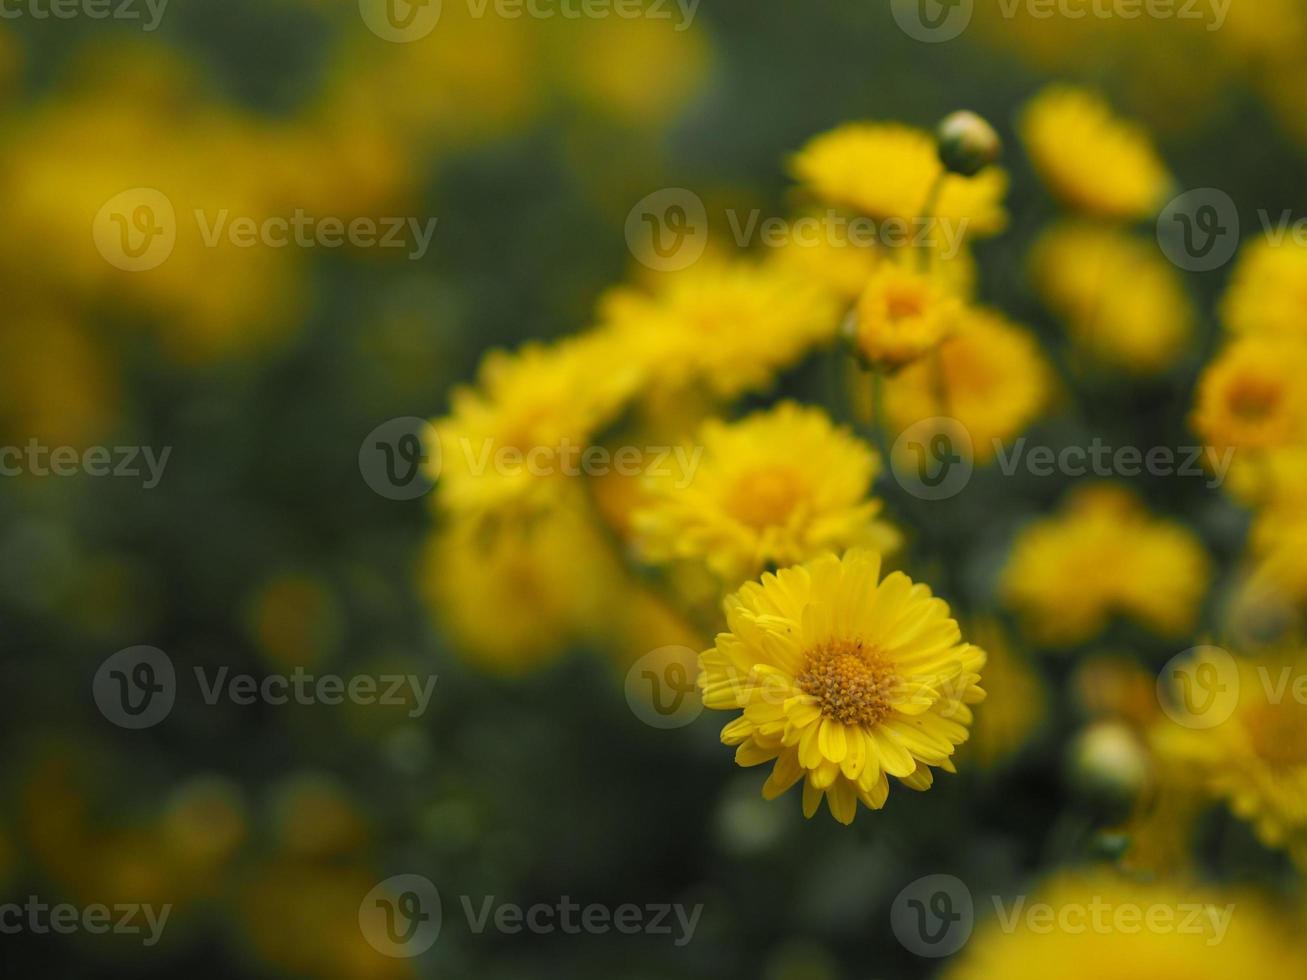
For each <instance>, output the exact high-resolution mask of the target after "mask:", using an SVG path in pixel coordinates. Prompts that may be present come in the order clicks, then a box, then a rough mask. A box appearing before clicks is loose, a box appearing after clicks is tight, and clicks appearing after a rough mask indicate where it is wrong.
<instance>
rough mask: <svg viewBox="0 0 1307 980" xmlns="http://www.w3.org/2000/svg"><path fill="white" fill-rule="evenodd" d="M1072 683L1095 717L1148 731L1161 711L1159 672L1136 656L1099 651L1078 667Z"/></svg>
mask: <svg viewBox="0 0 1307 980" xmlns="http://www.w3.org/2000/svg"><path fill="white" fill-rule="evenodd" d="M1071 686H1072V689H1073V690H1074V692H1075V695H1076V699H1077V701H1079V703H1080V706H1081V707H1082V708H1083V709H1084V711H1085V713H1086V714H1087V715H1088V716H1089V717H1090V718H1093V719H1101V718H1115V719H1118V720H1120V721H1124V722H1126V723H1127V724H1128V725H1130V726H1131V727H1132V728H1134V729H1136V730H1137V731H1144V730H1145V729H1147V728H1148V727H1149V726H1150V725H1151V724H1152V723H1153V721H1154V720H1156V718H1157V716H1158V714H1159V713H1160V711H1161V708H1160V707H1159V706H1158V703H1157V676H1156V674H1155V673H1152V672H1150V671H1147V670H1145V669H1144V668H1143V666H1142V665H1141V664H1140V663H1139V661H1138V660H1135V659H1134V658H1132V657H1126V656H1121V655H1116V654H1101V653H1100V654H1095V655H1093V656H1091V657H1089V658H1087V659H1085V660H1083V661H1082V662H1081V663H1080V665H1079V666H1078V667H1077V668H1076V672H1075V675H1074V677H1073V679H1072V685H1071Z"/></svg>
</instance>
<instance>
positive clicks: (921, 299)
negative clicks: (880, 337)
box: [885, 287, 926, 322]
mask: <svg viewBox="0 0 1307 980" xmlns="http://www.w3.org/2000/svg"><path fill="white" fill-rule="evenodd" d="M885 309H886V312H887V313H888V314H889V318H890V319H891V320H893V321H895V322H898V321H899V320H907V319H909V318H910V317H916V316H921V315H922V314H923V313H925V312H926V297H925V295H924V294H923V293H922V292H921V291H920V290H918V289H909V288H906V287H904V288H899V289H895V290H892V291H891V292H890V294H889V296H888V297H886V300H885Z"/></svg>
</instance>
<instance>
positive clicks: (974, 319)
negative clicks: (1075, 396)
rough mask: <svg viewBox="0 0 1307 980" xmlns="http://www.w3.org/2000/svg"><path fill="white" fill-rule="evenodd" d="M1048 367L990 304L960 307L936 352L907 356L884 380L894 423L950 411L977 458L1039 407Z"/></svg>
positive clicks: (1044, 400) (1046, 393)
mask: <svg viewBox="0 0 1307 980" xmlns="http://www.w3.org/2000/svg"><path fill="white" fill-rule="evenodd" d="M1052 379H1053V372H1052V369H1051V367H1050V366H1049V364H1048V362H1047V361H1046V360H1045V358H1044V355H1043V353H1042V352H1041V351H1040V349H1039V344H1038V342H1037V341H1036V340H1035V338H1034V336H1033V335H1032V334H1031V333H1030V332H1029V331H1027V330H1025V329H1024V328H1022V327H1019V326H1017V325H1016V324H1013V323H1011V322H1010V321H1008V320H1007V319H1006V318H1005V317H1003V315H1002V314H1000V313H997V312H995V311H992V310H987V309H978V308H974V307H969V308H966V309H965V310H964V312H963V314H962V316H961V317H960V318H959V320H958V323H957V326H956V329H955V330H954V332H953V335H952V336H951V337H950V338H949V339H948V340H946V341H945V342H944V343H943V344H942V345H941V346H940V348H939V356H938V357H937V358H935V357H932V358H927V359H924V360H921V361H918V362H917V363H915V364H911V365H909V366H908V367H906V368H904V369H903V370H902V371H900V372H899V373H898V374H896V375H894V376H893V377H892V378H889V379H888V380H887V381H886V384H885V412H886V414H887V416H888V419H889V423H890V425H891V427H892V428H893V430H894V431H896V432H897V431H902V430H903V429H906V428H907V427H908V426H911V425H914V424H915V423H917V422H920V421H922V420H925V419H930V418H936V417H945V418H953V419H957V420H958V421H959V422H961V423H962V425H963V426H964V427H965V428H966V430H967V432H968V434H969V435H970V438H971V441H972V452H973V454H974V458H975V460H976V461H977V462H979V463H986V462H989V461H990V460H992V459H993V458H994V454H995V446H996V444H1001V443H1002V442H1003V440H1005V439H1009V438H1012V437H1013V436H1015V435H1017V434H1018V433H1019V432H1021V431H1022V430H1023V429H1024V428H1025V427H1026V426H1028V425H1029V424H1030V423H1031V422H1033V421H1034V420H1035V419H1037V418H1038V417H1039V416H1040V415H1041V414H1043V412H1044V410H1045V408H1046V406H1047V404H1048V401H1049V398H1050V396H1051V393H1052Z"/></svg>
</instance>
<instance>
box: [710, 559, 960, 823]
mask: <svg viewBox="0 0 1307 980" xmlns="http://www.w3.org/2000/svg"><path fill="white" fill-rule="evenodd" d="M880 569H881V560H880V556H879V555H878V554H875V553H874V552H869V551H863V550H855V551H851V552H849V553H848V554H846V555H845V556H844V558H843V559H839V558H836V557H835V556H834V555H824V556H822V557H821V558H818V559H816V560H814V561H812V562H809V563H808V564H806V565H799V566H796V567H793V568H787V569H783V570H782V571H780V572H778V573H777V574H775V575H772V574H767V575H764V576H763V577H762V581H761V583H759V582H749V583H747V584H746V585H745V586H744V587H743V588H741V589H740V591H739V592H737V593H735V594H734V595H732V596H730V597H729V598H728V599H727V600H726V618H727V623H728V631H727V632H725V633H721V634H719V635H718V636H717V643H716V645H715V646H714V647H713V648H712V649H711V650H707V651H705V652H704V653H703V654H702V655H701V656H700V658H699V664H700V674H699V686H700V688H701V689H702V690H703V692H704V693H703V700H704V705H705V706H706V707H708V708H712V709H715V710H719V711H733V710H742V711H743V714H741V715H740V717H738V718H736V719H735V720H734V721H732V722H730V723H729V724H727V725H726V727H725V728H723V729H722V742H723V743H725V744H727V745H735V746H738V748H737V749H736V753H735V761H736V762H737V763H738V764H739V765H742V766H756V765H761V764H763V763H766V762H773V761H774V762H775V767H774V768H773V769H772V772H771V775H770V776H769V777H768V779H767V782H766V785H765V786H764V787H763V795H764V796H765V797H766V798H767V799H774V798H776V797H777V796H780V795H781V794H782V793H784V792H785V791H786V790H788V789H789V788H790V787H792V786H793V785H794V784H795V783H797V782H799V781H800V780H803V812H804V814H805V815H806V816H808V817H811V816H812V815H813V814H814V813H816V812H817V808H818V806H820V805H821V801H822V799H823V797H824V798H825V800H826V804H827V806H828V807H829V808H830V812H831V815H832V816H834V817H835V819H836V820H838V821H839V822H840V823H843V824H848V823H852V822H853V818H854V816H855V815H856V812H857V807H858V803H859V802H861V803H862V804H863V805H865V806H867V807H870V808H871V809H874V810H879V809H880V808H881V807H883V806H884V805H885V800H886V797H887V796H888V794H889V782H888V780H887V778H886V777H887V776H894V777H896V778H898V779H899V780H900V781H901V782H903V784H904V785H906V786H908V787H910V788H912V789H916V790H926V789H929V788H930V786H931V784H932V783H933V780H934V776H933V772H932V770H931V767H932V766H937V767H939V768H941V769H944V770H945V771H946V772H952V771H954V768H953V762H952V758H951V757H952V755H953V753H954V750H955V749H956V748H957V746H958V745H960V744H961V743H962V742H964V741H966V739H967V728H968V726H969V725H970V723H971V721H972V712H971V708H970V707H969V706H970V705H972V704H975V703H977V702H979V701H981V700H983V699H984V692H983V691H982V690H981V689H980V687H979V682H980V671H981V668H982V667H983V666H984V664H985V653H984V651H983V650H981V649H980V648H978V647H975V646H972V645H970V644H968V643H963V642H962V640H961V633H960V631H959V629H958V625H957V623H956V622H954V621H953V620H952V619H950V618H949V608H948V604H947V603H945V602H944V601H943V600H942V599H937V598H933V597H932V596H931V593H930V589H929V588H927V587H926V586H924V585H919V584H913V582H912V581H911V580H910V579H909V578H908V577H907V576H906V575H904V574H903V573H902V572H894V573H892V574H890V575H888V576H887V577H886V578H885V579H884V580H883V581H880ZM878 581H879V584H878Z"/></svg>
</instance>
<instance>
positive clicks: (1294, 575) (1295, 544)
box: [1246, 481, 1307, 606]
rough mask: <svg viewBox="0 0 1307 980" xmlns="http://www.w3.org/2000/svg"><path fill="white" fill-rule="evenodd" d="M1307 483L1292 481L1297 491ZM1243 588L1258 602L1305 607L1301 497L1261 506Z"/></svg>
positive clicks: (1306, 539)
mask: <svg viewBox="0 0 1307 980" xmlns="http://www.w3.org/2000/svg"><path fill="white" fill-rule="evenodd" d="M1303 486H1307V483H1304V482H1302V481H1299V482H1297V483H1296V487H1297V488H1298V491H1299V493H1301V488H1302V487H1303ZM1248 550H1249V554H1250V557H1251V559H1252V570H1251V573H1250V575H1249V580H1248V582H1247V584H1246V588H1247V590H1248V592H1249V594H1250V597H1252V598H1257V599H1259V600H1261V601H1262V602H1266V601H1270V602H1272V603H1277V604H1291V605H1297V606H1307V513H1305V512H1304V511H1303V508H1302V502H1301V499H1300V498H1299V499H1296V500H1289V501H1284V502H1277V503H1274V504H1272V505H1270V506H1267V507H1265V508H1263V509H1262V510H1261V511H1260V512H1259V513H1258V515H1257V519H1256V521H1255V522H1254V523H1253V527H1252V531H1251V533H1250V535H1249V540H1248Z"/></svg>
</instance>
